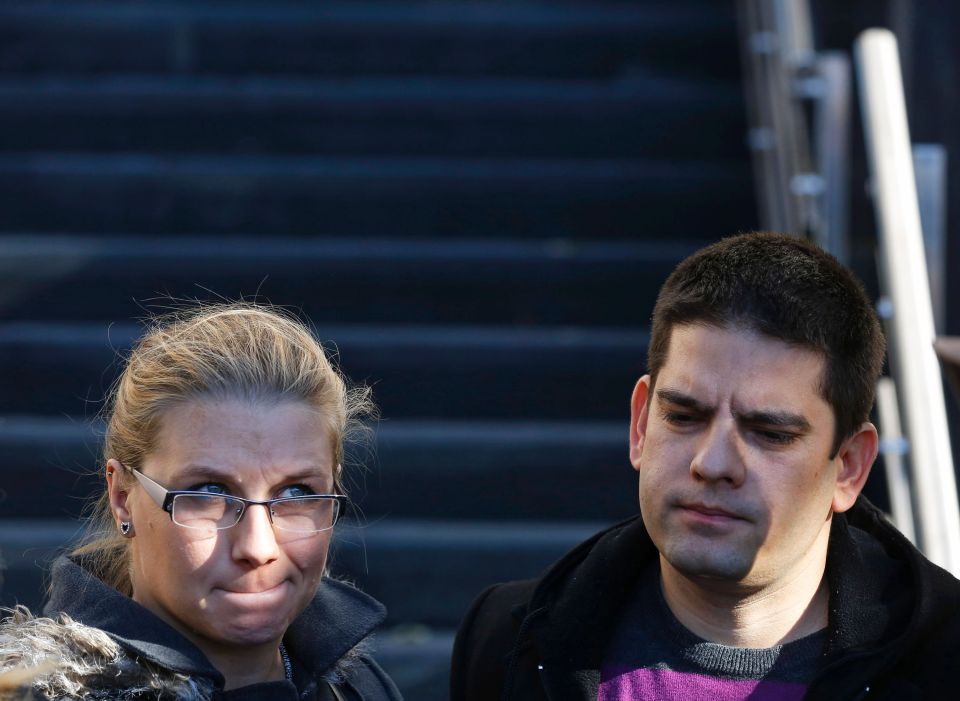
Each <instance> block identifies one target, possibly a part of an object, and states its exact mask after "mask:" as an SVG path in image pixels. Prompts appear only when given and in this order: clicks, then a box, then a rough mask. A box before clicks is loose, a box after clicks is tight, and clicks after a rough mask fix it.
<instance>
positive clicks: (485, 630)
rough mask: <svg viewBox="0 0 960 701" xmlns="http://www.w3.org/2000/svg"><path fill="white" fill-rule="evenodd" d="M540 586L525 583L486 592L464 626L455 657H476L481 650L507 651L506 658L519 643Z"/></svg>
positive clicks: (461, 629) (532, 580)
mask: <svg viewBox="0 0 960 701" xmlns="http://www.w3.org/2000/svg"><path fill="white" fill-rule="evenodd" d="M539 583H540V579H522V580H517V581H514V582H505V583H501V584H494V585H493V586H491V587H488V588H487V589H485V590H484V591H482V592H481V593H480V595H479V596H477V598H476V600H474V602H473V604H472V605H471V606H470V608H469V610H468V611H467V613H466V615H465V616H464V618H463V621H462V622H461V623H460V630H459V631H458V633H457V639H456V644H455V647H454V650H455V651H454V654H455V656H456V654H457V652H458V651H459V652H461V653H473V654H475V653H476V652H477V651H478V649H479V648H483V649H485V650H487V651H488V652H490V653H496V651H497V650H500V649H503V650H504V654H506V652H508V651H509V650H510V648H511V647H512V646H513V643H514V642H515V641H516V637H517V632H518V631H519V629H520V626H521V625H522V622H523V619H524V617H525V616H526V614H527V612H528V609H529V605H530V599H531V597H532V596H533V592H534V591H535V590H536V588H537V585H538V584H539Z"/></svg>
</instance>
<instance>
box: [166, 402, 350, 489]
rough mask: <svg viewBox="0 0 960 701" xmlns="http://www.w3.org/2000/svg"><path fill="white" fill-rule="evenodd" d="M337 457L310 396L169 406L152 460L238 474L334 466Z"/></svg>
mask: <svg viewBox="0 0 960 701" xmlns="http://www.w3.org/2000/svg"><path fill="white" fill-rule="evenodd" d="M333 458H334V451H333V445H332V442H331V440H330V436H329V432H328V431H327V430H326V426H325V425H324V422H323V420H322V417H321V416H320V415H319V414H318V413H317V411H316V410H315V409H314V408H313V407H311V406H310V405H308V404H306V403H305V402H299V401H295V402H282V403H271V404H261V403H251V402H245V401H237V400H227V401H211V400H194V401H189V402H184V403H181V404H178V405H176V406H174V407H171V408H170V409H168V410H167V411H166V412H164V414H163V416H162V417H161V419H160V427H159V431H158V434H157V441H156V445H155V448H154V450H153V451H151V454H150V455H149V456H147V461H148V462H153V463H158V464H164V465H168V466H169V467H168V469H170V468H172V467H173V466H176V467H177V470H178V471H180V470H185V469H187V468H188V467H189V468H190V469H191V470H193V471H195V472H198V473H199V472H204V471H205V472H207V473H217V472H224V471H226V472H229V473H233V474H235V473H236V472H237V470H247V469H251V470H267V469H269V470H274V471H275V470H282V471H289V470H293V471H310V470H312V471H330V470H332V467H333V465H332V463H333ZM191 466H192V467H191Z"/></svg>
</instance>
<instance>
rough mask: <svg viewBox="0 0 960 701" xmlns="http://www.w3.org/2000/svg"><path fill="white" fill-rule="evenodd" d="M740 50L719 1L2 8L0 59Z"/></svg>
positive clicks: (187, 66)
mask: <svg viewBox="0 0 960 701" xmlns="http://www.w3.org/2000/svg"><path fill="white" fill-rule="evenodd" d="M703 56H711V60H709V61H704V60H702V57H703ZM737 59H738V54H737V47H736V24H735V18H734V13H733V9H732V8H730V7H727V6H725V5H723V6H720V7H718V5H717V3H689V2H688V3H685V4H684V5H681V6H679V7H675V8H666V7H662V6H660V7H657V6H654V7H650V6H642V5H637V4H635V3H610V2H592V3H534V2H520V3H487V2H476V1H474V2H448V3H438V2H428V3H423V2H418V3H392V2H381V3H370V2H356V3H344V2H340V3H306V2H296V3H291V2H282V3H262V2H255V3H249V2H246V3H244V2H211V1H210V0H208V1H206V2H157V1H156V0H154V1H153V2H138V3H127V2H92V1H79V0H78V1H64V0H61V1H60V2H43V1H41V0H19V1H18V0H7V1H6V2H4V3H3V5H2V6H0V66H3V67H4V70H5V71H17V72H20V73H43V72H52V73H73V74H84V73H101V72H111V73H113V72H129V73H156V72H162V73H166V72H177V73H193V74H210V73H221V74H246V73H256V74H306V75H375V74H385V75H408V74H418V73H419V74H431V73H434V74H440V75H528V76H550V77H553V76H563V77H594V76H609V75H617V74H621V73H623V72H625V71H629V70H630V69H631V67H634V66H637V65H643V64H647V63H655V64H659V65H664V66H667V67H669V68H670V69H671V70H673V71H677V72H685V73H687V74H695V75H709V76H713V77H721V78H724V79H731V78H733V77H735V76H736V74H737V72H738V66H737Z"/></svg>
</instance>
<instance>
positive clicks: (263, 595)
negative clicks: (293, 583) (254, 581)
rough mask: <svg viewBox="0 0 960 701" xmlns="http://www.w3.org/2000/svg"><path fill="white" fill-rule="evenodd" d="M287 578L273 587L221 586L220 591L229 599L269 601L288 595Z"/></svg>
mask: <svg viewBox="0 0 960 701" xmlns="http://www.w3.org/2000/svg"><path fill="white" fill-rule="evenodd" d="M286 587H287V582H286V580H284V581H282V582H280V583H279V584H275V585H274V586H272V587H267V588H260V587H219V588H218V591H219V592H220V593H221V594H222V595H223V596H224V597H226V598H227V599H230V600H232V601H237V602H243V601H247V602H250V603H254V602H257V601H260V602H269V601H272V600H273V599H276V598H281V597H283V596H286Z"/></svg>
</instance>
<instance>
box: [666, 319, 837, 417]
mask: <svg viewBox="0 0 960 701" xmlns="http://www.w3.org/2000/svg"><path fill="white" fill-rule="evenodd" d="M825 373H826V358H825V356H824V355H823V354H822V353H820V352H819V351H817V350H814V349H811V348H808V347H806V346H801V345H798V344H795V343H790V342H788V341H784V340H782V339H778V338H774V337H772V336H768V335H766V334H763V333H761V332H760V331H757V330H756V329H755V328H753V327H750V326H738V325H733V324H727V325H714V324H683V325H677V326H675V327H674V328H673V329H672V331H671V343H670V346H669V348H668V350H667V354H666V357H665V362H664V364H663V366H662V367H661V368H660V372H659V373H658V377H657V378H656V387H655V388H654V389H655V391H654V394H655V395H659V394H660V393H661V392H663V391H664V390H666V391H667V392H669V393H670V395H671V397H672V398H673V399H674V400H676V399H678V398H680V396H679V395H684V396H685V397H687V398H688V399H689V400H692V401H697V402H701V403H707V404H710V403H715V402H716V401H719V396H715V395H731V394H735V395H736V400H737V401H738V402H739V403H741V404H742V405H743V408H744V410H753V409H754V408H757V407H762V406H765V405H768V404H769V403H770V402H774V403H781V402H782V398H783V397H785V396H787V397H789V396H792V397H793V398H794V399H797V400H799V399H801V398H802V397H803V396H805V395H808V393H809V394H813V395H816V396H817V397H819V398H821V399H824V393H823V387H824V381H825ZM677 393H679V395H678V394H677Z"/></svg>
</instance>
